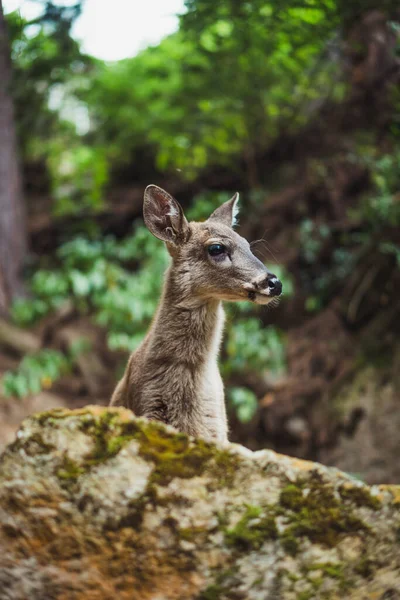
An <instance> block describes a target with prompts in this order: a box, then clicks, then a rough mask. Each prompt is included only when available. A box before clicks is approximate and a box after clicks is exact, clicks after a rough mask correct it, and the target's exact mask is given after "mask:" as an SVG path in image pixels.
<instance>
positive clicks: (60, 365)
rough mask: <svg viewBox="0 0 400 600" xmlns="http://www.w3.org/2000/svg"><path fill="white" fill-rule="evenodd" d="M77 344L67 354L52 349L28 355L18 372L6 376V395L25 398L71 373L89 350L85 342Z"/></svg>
mask: <svg viewBox="0 0 400 600" xmlns="http://www.w3.org/2000/svg"><path fill="white" fill-rule="evenodd" d="M77 342H78V343H75V344H74V345H72V347H71V348H70V349H69V351H68V353H67V354H64V353H63V352H60V351H58V350H52V349H50V348H45V349H44V350H40V351H39V352H36V353H35V354H27V355H26V356H25V357H24V358H23V359H22V361H21V363H20V365H19V366H18V369H17V370H16V371H7V372H6V373H5V374H4V377H3V390H4V393H5V395H6V396H15V397H17V398H23V397H24V396H27V395H29V394H37V393H39V392H40V390H42V389H46V388H49V387H51V386H52V384H53V382H54V381H56V380H57V379H59V378H60V377H61V376H62V375H65V374H67V373H69V372H70V370H71V369H72V367H73V365H74V362H75V361H76V358H77V357H78V355H79V354H81V353H82V352H84V351H86V350H87V344H86V342H85V340H78V341H77Z"/></svg>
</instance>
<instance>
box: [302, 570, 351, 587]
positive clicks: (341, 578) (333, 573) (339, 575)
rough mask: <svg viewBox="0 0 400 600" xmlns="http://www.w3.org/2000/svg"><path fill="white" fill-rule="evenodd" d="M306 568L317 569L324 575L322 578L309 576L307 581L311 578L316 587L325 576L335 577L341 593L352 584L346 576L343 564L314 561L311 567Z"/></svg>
mask: <svg viewBox="0 0 400 600" xmlns="http://www.w3.org/2000/svg"><path fill="white" fill-rule="evenodd" d="M308 570H309V571H315V570H317V571H322V572H323V574H324V576H323V578H322V579H319V578H317V579H313V580H311V578H309V581H310V580H311V581H312V583H313V584H315V583H316V584H317V586H318V587H319V586H320V585H321V584H322V582H323V581H324V579H326V577H330V578H331V579H335V580H336V582H337V584H338V587H339V590H340V591H341V592H342V593H344V592H346V591H347V590H348V589H349V588H350V587H351V586H352V582H351V581H350V580H349V579H348V578H347V577H346V574H345V571H344V566H343V564H341V563H315V564H314V565H312V566H311V567H308Z"/></svg>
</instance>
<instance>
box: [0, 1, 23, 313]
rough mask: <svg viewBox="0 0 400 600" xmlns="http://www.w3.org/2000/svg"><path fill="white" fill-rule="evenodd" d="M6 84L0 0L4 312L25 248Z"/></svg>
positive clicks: (16, 289)
mask: <svg viewBox="0 0 400 600" xmlns="http://www.w3.org/2000/svg"><path fill="white" fill-rule="evenodd" d="M10 85H11V61H10V48H9V43H8V36H7V31H6V23H5V18H4V12H3V6H2V2H1V0H0V312H6V311H7V308H8V307H9V305H10V302H11V301H12V300H13V299H14V298H16V297H17V296H18V295H19V294H21V292H22V280H21V267H22V264H23V260H24V258H25V254H26V250H27V234H26V223H25V211H24V205H23V199H22V186H21V175H20V168H19V161H18V151H17V140H16V131H15V120H14V108H13V102H12V97H11V93H10Z"/></svg>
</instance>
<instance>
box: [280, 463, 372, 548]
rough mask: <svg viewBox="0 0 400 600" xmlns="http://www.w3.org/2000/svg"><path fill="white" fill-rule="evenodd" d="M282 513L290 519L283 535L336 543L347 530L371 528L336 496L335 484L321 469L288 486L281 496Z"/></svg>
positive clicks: (322, 542)
mask: <svg viewBox="0 0 400 600" xmlns="http://www.w3.org/2000/svg"><path fill="white" fill-rule="evenodd" d="M280 506H281V510H280V514H283V515H284V516H285V517H286V518H287V519H288V521H289V525H288V527H287V528H286V530H285V532H284V534H283V536H282V537H283V539H284V540H285V539H286V544H289V543H290V542H289V541H288V540H292V539H293V538H298V537H301V536H305V537H308V538H309V539H310V540H311V541H312V542H316V543H320V544H324V545H326V546H329V547H333V546H335V545H336V543H337V542H338V541H339V539H340V537H341V536H342V535H344V534H346V535H349V534H351V533H355V532H360V531H364V532H366V531H368V530H369V527H368V526H367V525H366V524H365V523H364V522H363V521H362V520H361V519H359V518H358V517H357V516H355V515H353V513H352V512H351V510H350V509H349V508H348V507H346V506H344V505H343V504H342V503H341V502H339V500H338V499H337V498H336V496H335V493H334V488H333V486H332V485H330V484H328V483H325V482H324V481H323V480H322V479H321V477H320V476H319V474H318V473H315V474H314V475H313V476H312V477H311V478H310V479H309V480H307V481H299V482H297V483H296V484H289V485H288V486H286V487H285V488H284V489H283V490H282V492H281V496H280Z"/></svg>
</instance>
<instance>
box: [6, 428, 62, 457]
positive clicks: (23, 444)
mask: <svg viewBox="0 0 400 600" xmlns="http://www.w3.org/2000/svg"><path fill="white" fill-rule="evenodd" d="M8 449H9V451H11V452H15V451H18V450H23V451H24V452H25V454H27V455H28V456H34V455H37V454H49V452H52V451H53V450H55V446H54V445H53V444H48V443H47V442H45V441H44V439H43V437H42V435H41V434H40V433H39V432H35V433H33V434H32V435H30V436H29V437H28V438H22V439H21V438H17V439H16V440H15V442H13V443H12V444H11V445H10V446H9V448H8Z"/></svg>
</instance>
